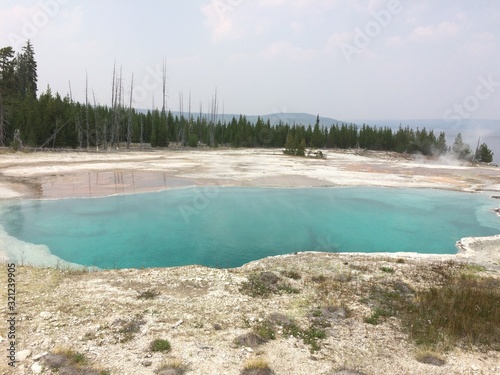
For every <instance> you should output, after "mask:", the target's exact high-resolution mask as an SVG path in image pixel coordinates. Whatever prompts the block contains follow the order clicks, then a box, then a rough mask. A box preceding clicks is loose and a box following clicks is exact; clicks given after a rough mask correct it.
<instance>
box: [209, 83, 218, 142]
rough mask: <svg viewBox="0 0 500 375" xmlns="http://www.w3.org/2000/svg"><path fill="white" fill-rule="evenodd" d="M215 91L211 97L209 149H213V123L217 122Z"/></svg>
mask: <svg viewBox="0 0 500 375" xmlns="http://www.w3.org/2000/svg"><path fill="white" fill-rule="evenodd" d="M217 111H218V108H217V89H215V93H214V96H213V97H212V109H211V116H210V147H215V123H216V121H217Z"/></svg>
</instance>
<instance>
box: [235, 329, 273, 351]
mask: <svg viewBox="0 0 500 375" xmlns="http://www.w3.org/2000/svg"><path fill="white" fill-rule="evenodd" d="M266 341H267V340H266V339H264V338H263V337H261V336H259V335H258V334H256V333H254V332H250V333H245V334H244V335H240V336H238V337H236V338H235V339H234V343H235V344H236V345H238V346H246V347H248V348H255V347H257V346H259V345H262V344H264V343H265V342H266Z"/></svg>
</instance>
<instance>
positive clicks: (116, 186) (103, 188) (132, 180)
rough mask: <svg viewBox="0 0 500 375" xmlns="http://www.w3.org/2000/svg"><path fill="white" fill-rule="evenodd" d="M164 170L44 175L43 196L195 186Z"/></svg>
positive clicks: (73, 195) (83, 195) (128, 191)
mask: <svg viewBox="0 0 500 375" xmlns="http://www.w3.org/2000/svg"><path fill="white" fill-rule="evenodd" d="M194 184H195V182H194V181H193V180H190V179H185V178H179V177H171V176H169V175H168V173H165V172H141V171H101V172H86V173H78V174H69V175H61V176H57V175H54V176H49V177H44V178H42V182H41V188H40V190H41V195H40V198H64V197H100V196H106V195H113V194H131V193H137V192H143V191H157V190H161V189H166V188H172V187H184V186H191V185H194Z"/></svg>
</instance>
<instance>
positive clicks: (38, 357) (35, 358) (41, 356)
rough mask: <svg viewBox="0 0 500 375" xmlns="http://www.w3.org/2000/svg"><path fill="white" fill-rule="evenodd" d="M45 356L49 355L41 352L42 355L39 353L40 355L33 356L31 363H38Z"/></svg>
mask: <svg viewBox="0 0 500 375" xmlns="http://www.w3.org/2000/svg"><path fill="white" fill-rule="evenodd" d="M47 354H49V353H47V352H43V353H40V354H37V355H34V356H33V361H38V360H39V359H40V358H43V357H45V356H46V355H47Z"/></svg>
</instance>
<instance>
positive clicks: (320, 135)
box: [0, 41, 493, 162]
mask: <svg viewBox="0 0 500 375" xmlns="http://www.w3.org/2000/svg"><path fill="white" fill-rule="evenodd" d="M37 82H38V76H37V62H36V59H35V51H34V47H33V45H32V44H31V42H30V41H28V42H27V43H26V45H25V46H24V47H23V48H22V50H21V51H19V52H16V51H14V50H13V48H12V47H4V48H1V49H0V147H12V148H14V149H16V150H17V149H20V148H25V149H59V148H65V149H88V150H91V149H92V150H107V149H114V148H131V147H133V148H137V147H141V148H146V147H153V148H156V147H168V146H169V145H170V146H173V145H175V146H186V147H198V146H207V147H221V146H224V147H270V148H271V147H272V148H284V152H285V153H286V154H292V155H305V149H306V148H312V149H325V148H338V149H349V148H361V149H367V150H383V151H395V152H399V153H409V154H415V153H419V154H423V155H434V156H437V155H443V154H446V153H453V154H454V155H455V156H456V157H457V158H460V159H470V160H472V159H476V160H478V161H483V162H491V161H492V160H493V153H492V152H491V150H490V149H489V148H488V146H487V145H486V144H484V143H483V144H482V145H480V146H479V145H478V147H477V150H476V151H475V152H473V151H472V150H471V148H470V146H469V145H467V144H466V143H464V142H463V140H462V136H461V134H458V136H457V137H456V138H455V142H454V143H453V145H451V146H448V145H447V144H446V137H445V133H444V132H440V133H439V134H435V133H434V131H433V130H427V129H425V128H422V129H416V130H415V129H412V128H409V127H402V126H400V127H399V129H397V130H393V129H391V128H388V127H377V126H370V125H367V124H363V125H361V126H358V125H356V124H352V123H335V124H320V118H319V116H318V117H317V120H316V123H315V125H314V126H311V125H307V126H305V125H302V124H289V123H283V122H281V121H280V122H279V123H278V124H271V123H270V121H269V120H267V121H264V120H262V119H261V118H260V117H259V118H258V119H257V121H256V122H250V121H247V119H246V117H245V116H244V115H240V116H238V117H233V118H232V119H231V120H230V121H228V120H225V119H223V116H219V114H218V106H219V105H218V103H217V92H215V94H214V96H213V98H212V105H211V108H210V111H209V112H210V113H209V114H203V113H202V112H201V110H200V113H199V114H194V113H192V112H191V108H189V111H188V113H184V112H183V111H182V105H183V103H182V101H180V108H181V110H180V111H179V112H177V113H175V114H174V113H172V112H171V111H170V110H168V109H167V108H166V106H165V101H163V105H162V107H161V109H154V110H148V111H147V112H146V111H138V110H136V109H135V108H133V106H132V102H133V100H132V99H133V98H132V90H131V92H130V93H124V92H123V87H122V86H123V85H122V84H121V82H122V77H121V73H117V70H116V68H115V69H114V72H113V87H112V105H111V106H103V105H100V104H99V103H96V102H95V99H94V98H93V94H92V92H89V90H88V88H87V89H86V92H87V94H86V101H85V102H84V103H80V102H75V101H73V99H72V97H71V95H70V94H68V95H66V96H64V97H62V96H61V95H60V94H59V93H53V92H52V90H51V89H50V87H47V88H46V89H45V91H43V92H41V94H39V95H38V96H37V92H38V87H37ZM132 84H133V80H132ZM163 89H164V90H163V92H164V93H165V80H164V86H163ZM126 97H127V103H126V101H125V98H126ZM189 107H191V105H189Z"/></svg>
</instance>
